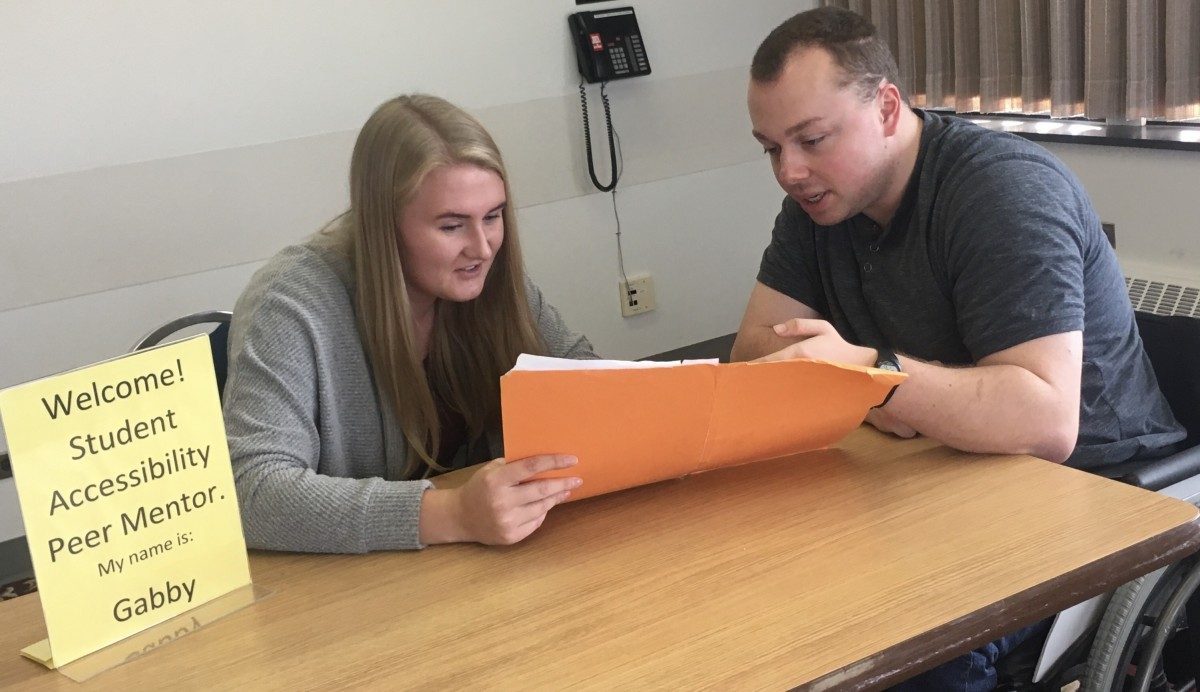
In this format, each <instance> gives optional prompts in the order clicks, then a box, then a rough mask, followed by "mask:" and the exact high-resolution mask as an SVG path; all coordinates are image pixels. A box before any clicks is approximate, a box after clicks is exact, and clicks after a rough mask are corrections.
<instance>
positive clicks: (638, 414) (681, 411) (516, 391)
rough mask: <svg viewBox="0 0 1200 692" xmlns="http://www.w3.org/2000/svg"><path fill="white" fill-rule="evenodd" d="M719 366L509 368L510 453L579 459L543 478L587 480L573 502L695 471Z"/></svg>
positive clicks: (505, 383)
mask: <svg viewBox="0 0 1200 692" xmlns="http://www.w3.org/2000/svg"><path fill="white" fill-rule="evenodd" d="M717 367H718V366H716V365H703V364H701V365H680V366H677V367H667V368H653V369H644V370H575V371H557V372H537V371H513V372H509V373H507V374H505V375H504V376H503V377H502V378H501V379H500V392H501V401H502V406H503V409H504V450H505V458H507V459H508V460H509V461H513V460H516V459H523V458H525V457H529V456H533V455H537V454H572V455H574V456H576V457H578V458H579V463H578V464H577V465H576V466H575V467H573V468H570V469H565V470H562V471H555V472H550V473H547V474H545V475H544V476H542V477H547V478H548V477H556V476H558V477H562V476H579V477H580V478H583V479H584V482H583V485H582V486H580V487H579V488H578V489H576V490H574V491H572V493H571V499H582V498H585V497H590V496H592V495H599V494H601V493H607V492H611V491H614V490H621V489H623V488H629V487H633V486H635V485H642V484H644V483H652V482H654V481H659V480H665V479H668V478H678V477H680V476H684V475H687V474H688V473H691V472H693V471H695V470H696V468H697V466H698V464H699V462H700V459H701V454H702V452H703V449H704V441H705V438H706V437H707V434H708V425H709V420H710V417H711V414H712V408H713V392H714V389H715V387H714V382H715V377H716V370H717Z"/></svg>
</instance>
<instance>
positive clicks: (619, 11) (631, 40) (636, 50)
mask: <svg viewBox="0 0 1200 692" xmlns="http://www.w3.org/2000/svg"><path fill="white" fill-rule="evenodd" d="M567 23H568V24H569V25H570V27H571V37H572V38H573V39H574V41H575V59H576V60H577V61H578V63H579V74H581V75H583V78H584V79H586V80H587V81H589V82H607V81H609V80H612V79H624V78H626V77H639V76H641V75H645V74H650V61H649V60H648V59H647V58H646V47H645V46H644V45H642V31H641V29H639V28H638V23H637V15H635V14H634V13H633V8H632V7H617V8H614V9H611V10H600V11H598V12H576V13H575V14H572V15H571V16H570V17H568V18H567Z"/></svg>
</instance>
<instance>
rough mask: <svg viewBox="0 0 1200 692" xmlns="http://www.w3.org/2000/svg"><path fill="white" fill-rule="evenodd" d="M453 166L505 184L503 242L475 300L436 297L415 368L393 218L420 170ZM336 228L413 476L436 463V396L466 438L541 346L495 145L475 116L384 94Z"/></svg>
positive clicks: (354, 161)
mask: <svg viewBox="0 0 1200 692" xmlns="http://www.w3.org/2000/svg"><path fill="white" fill-rule="evenodd" d="M460 163H468V164H472V165H476V166H480V167H482V168H486V169H488V170H491V171H494V172H495V173H496V174H497V175H499V176H500V178H501V180H503V181H504V194H505V198H506V199H507V200H508V204H507V205H506V206H505V207H504V211H503V221H504V242H503V244H502V245H501V246H500V250H499V251H498V252H497V253H496V257H495V259H494V261H493V263H492V267H491V270H490V271H489V272H488V275H487V279H486V281H485V282H484V286H483V292H482V293H481V294H480V296H479V297H478V298H476V299H475V300H471V301H468V302H465V303H455V302H451V301H445V300H439V301H438V302H437V305H436V309H435V315H434V320H433V331H432V333H431V336H430V340H429V349H428V354H429V355H428V365H427V366H425V365H423V364H422V361H421V358H420V354H419V352H418V349H417V343H416V336H415V329H414V327H413V315H412V308H411V306H410V305H409V301H408V290H407V287H406V286H407V284H406V280H405V274H404V267H403V263H402V262H401V259H400V245H399V239H398V229H399V219H400V218H401V211H402V210H403V209H404V206H405V205H406V204H407V203H408V202H409V201H410V200H411V199H412V198H413V195H415V194H416V191H417V190H418V189H419V188H420V186H421V183H422V182H424V180H425V177H426V176H427V175H428V174H429V172H430V171H432V170H434V169H435V168H438V167H439V166H446V165H451V164H460ZM344 223H345V224H346V225H348V227H349V228H348V229H347V231H348V234H349V241H350V243H351V245H352V256H353V263H354V270H355V274H356V277H357V287H356V289H355V308H356V310H357V322H358V331H359V334H360V335H361V337H362V342H363V347H364V349H365V351H366V355H367V360H368V361H369V362H370V364H371V368H372V370H373V372H374V376H375V381H376V387H377V389H378V391H379V392H380V396H382V397H384V398H385V399H386V400H387V402H386V403H388V404H390V405H391V409H392V411H394V413H395V416H396V419H397V421H398V423H399V426H400V428H401V430H402V431H403V432H404V437H405V439H406V440H407V441H408V445H409V448H410V450H412V451H413V452H415V454H412V453H410V454H409V455H408V459H407V464H406V468H405V470H404V475H405V477H406V478H407V477H412V476H413V475H416V473H417V472H418V471H419V470H420V468H421V465H422V462H423V463H424V464H427V465H429V466H430V467H431V468H434V469H438V470H444V467H443V466H441V465H440V464H439V463H438V459H437V455H438V449H439V447H440V444H441V439H442V430H441V426H440V424H439V420H438V409H437V406H436V404H435V396H436V397H440V398H441V400H442V401H443V402H444V403H445V405H447V406H449V407H450V408H452V409H454V410H456V411H458V412H459V413H461V414H462V416H463V418H464V419H465V421H466V425H467V432H468V435H469V438H470V439H475V438H477V437H479V436H480V435H482V434H483V433H484V432H485V430H486V429H487V428H488V427H491V426H494V425H496V424H498V422H499V417H500V376H501V375H503V374H504V373H505V372H507V371H508V370H509V369H510V368H512V366H513V364H514V363H515V362H516V360H517V356H518V355H519V354H520V353H522V352H527V353H543V352H544V351H545V347H544V345H543V343H542V340H541V337H540V336H539V333H538V330H537V328H536V325H535V323H534V319H533V317H532V315H531V314H530V311H529V304H528V302H527V299H526V292H525V268H524V264H523V262H522V260H521V246H520V243H519V242H518V240H517V223H516V218H515V212H514V204H513V202H512V195H511V193H510V191H509V187H508V175H507V173H506V172H505V169H504V162H503V160H502V159H501V157H500V150H499V149H498V148H497V147H496V143H495V142H494V141H493V140H492V137H491V135H489V134H488V133H487V130H485V129H484V127H483V125H481V124H480V123H479V121H477V120H476V119H475V118H473V117H472V116H470V115H469V114H467V113H466V112H465V111H463V110H462V109H460V108H458V107H457V106H454V105H453V104H451V103H449V102H448V101H445V100H444V99H440V98H437V97H436V96H429V95H425V94H412V95H406V96H400V97H398V98H394V99H392V100H390V101H388V102H386V103H384V104H383V105H381V106H380V107H379V108H377V109H376V110H375V112H374V113H373V114H372V115H371V117H370V119H368V120H367V123H366V125H364V126H363V129H362V132H360V133H359V135H358V141H357V142H356V143H355V145H354V154H353V156H352V158H351V161H350V210H349V212H348V213H347V215H346V217H345V219H344ZM427 371H428V376H427V375H426V372H427ZM381 403H382V402H381Z"/></svg>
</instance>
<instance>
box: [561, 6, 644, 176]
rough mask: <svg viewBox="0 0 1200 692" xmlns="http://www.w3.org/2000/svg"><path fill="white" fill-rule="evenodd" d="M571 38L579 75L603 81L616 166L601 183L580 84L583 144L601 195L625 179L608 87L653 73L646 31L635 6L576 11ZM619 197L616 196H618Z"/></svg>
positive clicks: (602, 97) (611, 157) (611, 155)
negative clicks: (640, 25) (644, 37)
mask: <svg viewBox="0 0 1200 692" xmlns="http://www.w3.org/2000/svg"><path fill="white" fill-rule="evenodd" d="M567 25H568V26H569V27H570V29H571V38H572V40H573V42H574V44H575V59H576V61H577V62H578V63H579V74H580V76H581V77H583V79H584V80H586V81H588V82H600V100H601V101H602V102H603V103H604V122H605V125H606V126H607V129H608V155H609V160H610V161H611V163H612V167H611V169H610V170H611V171H612V180H611V181H610V182H608V183H602V182H600V179H599V178H597V177H596V166H595V162H594V160H593V158H592V131H591V125H590V123H589V121H588V102H587V91H586V90H585V89H584V86H583V82H580V83H579V100H580V102H581V105H582V108H583V141H584V144H585V145H586V148H587V164H588V175H590V176H591V178H592V184H593V185H595V186H596V189H597V190H600V191H601V192H610V191H612V190H615V189H616V187H617V180H618V179H619V178H620V177H621V171H620V163H619V161H618V157H617V147H616V144H615V143H614V138H613V126H612V111H611V108H610V106H609V103H608V94H607V92H606V91H605V86H607V83H608V81H609V80H611V79H625V78H626V77H638V76H640V75H644V74H650V61H649V59H647V58H646V46H644V45H643V44H642V31H641V29H639V28H638V23H637V15H635V14H634V13H633V8H632V7H617V8H614V9H611V10H601V11H599V12H576V13H575V14H572V15H570V16H568V17H567ZM614 194H615V193H614Z"/></svg>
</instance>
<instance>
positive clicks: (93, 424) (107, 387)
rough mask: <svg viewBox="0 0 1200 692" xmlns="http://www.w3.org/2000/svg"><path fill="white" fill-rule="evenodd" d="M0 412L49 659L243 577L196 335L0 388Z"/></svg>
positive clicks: (224, 454) (117, 634)
mask: <svg viewBox="0 0 1200 692" xmlns="http://www.w3.org/2000/svg"><path fill="white" fill-rule="evenodd" d="M0 417H2V418H3V421H4V430H5V433H6V435H7V437H8V446H9V455H10V457H11V460H12V469H13V479H14V480H15V481H16V487H17V494H18V496H19V497H20V500H21V514H22V516H23V518H24V520H25V531H26V538H27V540H28V542H29V550H30V553H31V555H32V557H33V568H34V572H35V574H36V576H37V581H38V590H39V591H40V592H41V600H42V611H43V614H44V615H45V618H46V630H47V632H48V634H49V642H50V650H51V652H52V654H53V659H54V660H53V664H54V665H56V666H62V665H63V664H66V663H69V662H70V661H73V660H76V659H78V658H79V657H81V656H84V655H86V654H89V653H92V652H94V651H96V650H98V649H100V648H103V647H105V646H108V645H109V644H112V643H114V642H117V641H119V640H121V639H124V638H125V637H128V636H130V635H133V634H135V633H137V632H139V631H141V630H144V629H146V628H147V627H150V626H152V625H155V624H157V623H160V622H162V621H164V620H167V619H168V618H171V617H173V616H176V615H179V614H180V613H183V612H185V611H187V610H190V609H191V608H194V607H196V606H198V605H200V604H202V603H205V602H206V601H209V600H212V599H213V598H216V597H218V596H221V595H222V594H225V593H228V592H230V591H232V590H234V589H236V588H238V587H241V586H244V585H246V584H248V583H250V568H249V565H248V563H247V560H246V544H245V539H244V538H243V537H242V525H241V521H240V518H239V514H238V504H237V496H236V495H235V491H234V485H233V473H232V470H231V468H230V464H229V448H228V447H227V445H226V442H225V427H224V423H223V422H222V419H221V404H220V401H219V398H218V396H217V385H216V377H215V375H214V373H213V365H212V353H211V351H210V347H209V342H208V339H207V337H205V336H198V337H195V338H192V339H188V340H185V341H180V342H177V343H174V344H170V345H167V346H162V347H159V348H154V349H148V350H145V351H139V352H137V353H133V354H131V355H128V356H125V357H123V358H118V359H116V360H111V361H107V362H104V363H100V364H98V365H93V366H90V367H87V368H82V369H80V370H74V371H72V372H68V373H64V374H62V375H56V376H54V377H49V378H46V379H43V380H38V381H35V382H29V383H26V384H23V385H19V386H17V387H12V388H10V389H6V390H4V391H2V392H0Z"/></svg>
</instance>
